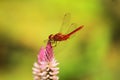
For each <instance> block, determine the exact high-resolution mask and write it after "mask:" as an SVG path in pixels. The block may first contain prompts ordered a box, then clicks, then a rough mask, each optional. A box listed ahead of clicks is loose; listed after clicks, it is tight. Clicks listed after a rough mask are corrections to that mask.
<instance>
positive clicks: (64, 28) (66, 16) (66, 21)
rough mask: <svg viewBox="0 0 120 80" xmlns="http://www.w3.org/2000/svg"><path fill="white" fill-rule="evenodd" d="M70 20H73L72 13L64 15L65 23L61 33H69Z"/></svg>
mask: <svg viewBox="0 0 120 80" xmlns="http://www.w3.org/2000/svg"><path fill="white" fill-rule="evenodd" d="M70 18H71V14H70V13H66V14H65V15H64V17H63V22H62V25H61V29H60V33H63V34H64V33H65V32H67V30H68V28H69V23H70Z"/></svg>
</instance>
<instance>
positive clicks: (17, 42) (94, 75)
mask: <svg viewBox="0 0 120 80" xmlns="http://www.w3.org/2000/svg"><path fill="white" fill-rule="evenodd" d="M119 8H120V1H119V0H0V80H33V77H32V66H33V63H34V62H35V61H36V60H37V54H38V51H39V49H40V47H41V46H43V45H45V43H44V40H46V39H47V38H48V36H49V35H50V34H52V33H53V34H54V33H57V32H59V30H60V27H61V24H62V21H63V16H64V14H65V13H68V12H69V13H70V14H71V22H75V23H77V24H78V25H84V28H83V29H82V30H81V31H80V32H79V33H77V35H76V36H75V37H73V38H71V39H69V40H67V41H65V42H60V43H59V44H58V45H57V47H55V48H54V53H55V57H56V59H57V60H58V62H59V63H60V64H59V67H60V73H59V77H60V80H120V10H119Z"/></svg>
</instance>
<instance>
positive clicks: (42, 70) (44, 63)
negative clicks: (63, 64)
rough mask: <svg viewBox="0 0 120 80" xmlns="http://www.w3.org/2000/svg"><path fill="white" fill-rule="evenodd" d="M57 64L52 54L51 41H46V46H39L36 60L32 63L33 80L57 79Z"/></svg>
mask: <svg viewBox="0 0 120 80" xmlns="http://www.w3.org/2000/svg"><path fill="white" fill-rule="evenodd" d="M57 65H58V63H57V62H56V60H55V58H54V54H53V47H52V46H51V42H49V41H48V43H47V46H46V48H44V47H41V49H40V51H39V54H38V59H37V62H35V63H34V67H33V68H32V69H33V76H34V80H58V79H59V77H58V76H57V75H58V73H59V68H58V67H57Z"/></svg>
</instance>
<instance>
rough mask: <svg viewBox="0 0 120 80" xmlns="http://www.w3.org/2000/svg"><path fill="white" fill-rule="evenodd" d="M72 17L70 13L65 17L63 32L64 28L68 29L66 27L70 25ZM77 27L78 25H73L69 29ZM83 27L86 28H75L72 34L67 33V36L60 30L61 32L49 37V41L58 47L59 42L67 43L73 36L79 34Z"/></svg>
mask: <svg viewBox="0 0 120 80" xmlns="http://www.w3.org/2000/svg"><path fill="white" fill-rule="evenodd" d="M70 17H71V15H70V13H66V14H65V15H64V18H63V23H62V27H61V30H63V29H64V28H66V26H68V25H67V24H69V21H70ZM75 26H76V24H75V23H72V24H71V25H70V26H68V27H69V28H74V27H75ZM83 27H84V25H81V26H78V27H77V28H75V29H74V30H72V31H71V32H69V33H65V34H64V33H62V31H61V30H60V32H58V33H56V34H50V35H49V37H48V41H50V42H51V43H52V44H54V46H56V45H57V42H60V41H65V40H67V39H69V38H70V37H71V36H72V35H73V34H75V33H76V32H78V31H79V30H81V29H82V28H83Z"/></svg>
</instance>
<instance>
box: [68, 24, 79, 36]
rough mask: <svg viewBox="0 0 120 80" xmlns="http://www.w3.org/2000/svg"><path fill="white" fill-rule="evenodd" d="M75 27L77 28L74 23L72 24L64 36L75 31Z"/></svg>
mask: <svg viewBox="0 0 120 80" xmlns="http://www.w3.org/2000/svg"><path fill="white" fill-rule="evenodd" d="M77 27H78V25H77V24H76V23H72V24H71V25H70V26H69V29H68V30H67V32H66V34H68V33H70V32H72V31H73V30H75V29H76V28H77Z"/></svg>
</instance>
